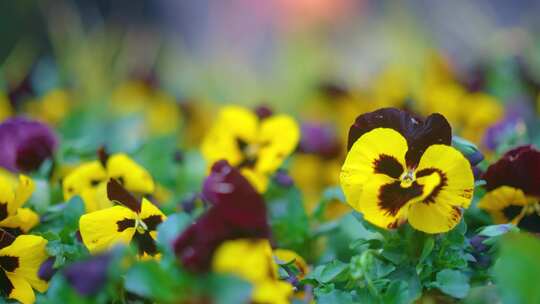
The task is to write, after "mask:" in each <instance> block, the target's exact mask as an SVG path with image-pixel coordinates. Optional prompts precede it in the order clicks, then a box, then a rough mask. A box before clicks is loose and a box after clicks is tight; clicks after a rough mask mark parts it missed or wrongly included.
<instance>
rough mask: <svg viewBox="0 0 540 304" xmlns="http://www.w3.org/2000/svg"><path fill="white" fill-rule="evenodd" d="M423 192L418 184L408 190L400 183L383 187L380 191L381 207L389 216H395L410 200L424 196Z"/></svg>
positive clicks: (396, 182)
mask: <svg viewBox="0 0 540 304" xmlns="http://www.w3.org/2000/svg"><path fill="white" fill-rule="evenodd" d="M422 190H423V187H422V186H421V185H419V184H417V183H416V182H414V183H413V184H412V185H411V186H410V187H408V188H403V187H401V185H400V182H399V181H395V182H393V183H391V184H386V185H383V186H382V187H381V188H380V190H379V207H380V208H381V209H383V210H385V211H386V214H387V215H391V216H395V215H396V214H397V213H398V212H399V210H400V209H401V208H402V207H403V206H405V204H406V203H407V202H408V201H409V200H411V199H413V198H415V197H418V196H420V195H422Z"/></svg>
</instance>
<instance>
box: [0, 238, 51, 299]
mask: <svg viewBox="0 0 540 304" xmlns="http://www.w3.org/2000/svg"><path fill="white" fill-rule="evenodd" d="M46 245H47V240H45V239H44V238H42V237H40V236H35V235H21V236H18V237H17V238H15V237H13V236H12V235H10V234H9V233H7V232H5V231H3V230H0V281H1V284H0V291H1V293H2V296H3V297H6V298H10V299H14V300H17V301H19V302H21V303H23V304H31V303H34V302H35V300H36V297H35V295H34V291H33V289H36V290H37V291H39V292H45V290H47V287H48V284H47V282H45V281H43V280H41V279H40V278H39V277H38V271H39V268H40V266H41V264H42V263H43V262H44V261H45V260H46V259H47V258H48V256H47V253H46V251H45V246H46Z"/></svg>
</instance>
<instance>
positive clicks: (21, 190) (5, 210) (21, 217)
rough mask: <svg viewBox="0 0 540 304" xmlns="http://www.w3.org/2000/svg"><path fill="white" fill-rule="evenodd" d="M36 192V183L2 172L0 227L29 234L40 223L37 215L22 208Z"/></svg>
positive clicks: (0, 181) (0, 183)
mask: <svg viewBox="0 0 540 304" xmlns="http://www.w3.org/2000/svg"><path fill="white" fill-rule="evenodd" d="M32 192H34V183H33V182H32V180H31V179H30V178H29V177H27V176H25V175H19V176H18V177H16V176H14V175H13V174H12V173H10V172H8V171H5V170H3V169H2V170H0V201H1V203H0V227H2V228H12V229H19V230H21V231H22V232H28V231H29V230H30V229H32V228H33V227H34V226H36V225H37V224H38V223H39V216H38V215H37V213H35V212H34V211H32V210H31V209H29V208H22V206H23V205H24V203H26V201H28V199H29V198H30V196H31V195H32Z"/></svg>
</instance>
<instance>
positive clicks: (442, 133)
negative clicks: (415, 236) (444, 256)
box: [340, 108, 474, 233]
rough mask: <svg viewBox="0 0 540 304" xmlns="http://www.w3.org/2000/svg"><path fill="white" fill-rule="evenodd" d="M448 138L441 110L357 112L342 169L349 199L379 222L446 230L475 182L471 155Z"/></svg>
mask: <svg viewBox="0 0 540 304" xmlns="http://www.w3.org/2000/svg"><path fill="white" fill-rule="evenodd" d="M451 139H452V130H451V127H450V125H449V123H448V122H447V121H446V119H445V118H444V117H443V116H442V115H440V114H432V115H430V116H429V117H427V118H426V119H425V120H422V119H419V118H415V117H413V116H412V115H410V114H408V113H407V112H404V111H401V110H397V109H392V108H385V109H380V110H377V111H374V112H371V113H366V114H363V115H360V116H359V117H358V118H357V119H356V121H355V123H354V124H353V125H352V127H351V129H350V132H349V143H348V148H349V152H348V154H347V158H346V160H345V163H344V164H343V167H342V171H341V175H340V180H341V186H342V188H343V190H344V192H345V196H346V198H347V202H348V203H349V204H350V205H351V206H352V207H353V208H355V209H356V210H358V211H360V212H362V213H363V215H364V218H365V219H366V220H367V221H369V222H371V223H373V224H375V225H377V226H380V227H383V228H396V227H398V226H400V225H401V224H403V223H404V222H406V221H408V222H409V223H410V224H411V226H413V227H414V228H415V229H417V230H420V231H423V232H426V233H441V232H446V231H449V230H450V229H452V228H453V227H454V226H455V225H457V223H458V222H459V221H460V219H461V217H462V213H463V211H462V209H463V208H467V207H468V206H469V204H470V202H471V199H472V195H473V187H474V177H473V173H472V170H471V166H470V164H469V161H468V160H467V159H466V158H465V157H464V156H463V155H462V154H461V153H460V152H459V151H458V150H456V149H455V148H453V147H451V146H450V143H451Z"/></svg>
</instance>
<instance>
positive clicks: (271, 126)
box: [201, 106, 300, 192]
mask: <svg viewBox="0 0 540 304" xmlns="http://www.w3.org/2000/svg"><path fill="white" fill-rule="evenodd" d="M299 138H300V130H299V128H298V125H297V123H296V121H295V120H294V119H293V118H292V117H290V116H288V115H271V114H270V115H267V116H262V117H259V116H258V115H257V113H254V112H253V111H251V110H249V109H245V108H242V107H238V106H227V107H224V108H223V109H222V110H221V111H220V113H219V117H218V118H217V121H216V123H215V124H214V126H213V128H212V129H211V130H210V131H209V133H208V134H207V136H206V137H205V139H204V140H203V143H202V145H201V151H202V154H203V156H204V158H205V159H206V161H207V163H208V165H209V166H211V165H212V164H214V163H215V162H216V161H219V160H223V159H225V160H227V161H228V162H229V163H230V164H231V165H232V166H235V167H237V168H239V169H240V170H241V172H242V174H243V175H244V176H246V177H247V178H248V179H249V181H250V182H251V183H252V184H253V185H254V186H255V188H257V190H258V191H260V192H264V191H266V188H267V187H268V182H269V177H270V175H272V174H273V173H274V172H275V171H276V170H277V169H279V167H280V166H281V164H282V163H283V161H284V160H285V158H287V157H288V156H289V155H290V154H291V153H292V152H293V151H294V149H295V148H296V145H297V144H298V140H299Z"/></svg>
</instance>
